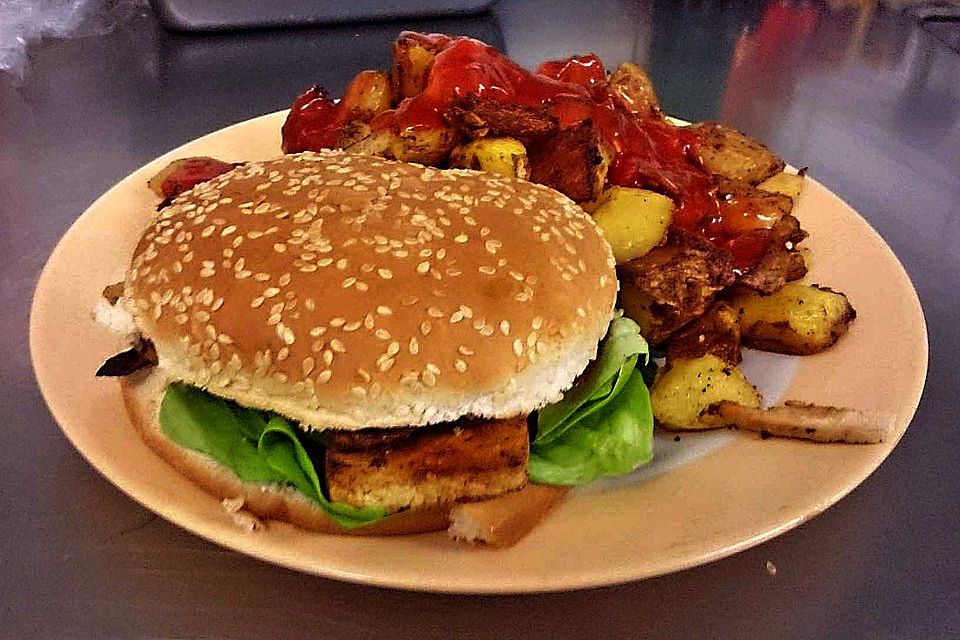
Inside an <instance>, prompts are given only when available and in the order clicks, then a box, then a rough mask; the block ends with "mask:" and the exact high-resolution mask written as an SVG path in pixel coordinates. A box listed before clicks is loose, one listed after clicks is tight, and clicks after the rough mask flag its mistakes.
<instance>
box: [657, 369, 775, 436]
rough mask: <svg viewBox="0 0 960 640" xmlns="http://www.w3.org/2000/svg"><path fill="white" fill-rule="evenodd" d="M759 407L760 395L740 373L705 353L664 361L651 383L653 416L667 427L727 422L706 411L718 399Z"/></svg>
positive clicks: (684, 427) (722, 423)
mask: <svg viewBox="0 0 960 640" xmlns="http://www.w3.org/2000/svg"><path fill="white" fill-rule="evenodd" d="M723 401H727V402H733V403H736V404H742V405H745V406H748V407H759V406H760V394H759V393H758V392H757V390H756V389H755V388H754V387H753V385H752V384H750V381H749V380H747V378H746V376H744V375H743V372H742V371H741V370H740V369H738V368H737V367H735V366H733V365H730V364H727V363H725V362H724V361H723V360H721V359H720V358H718V357H716V356H714V355H710V354H707V355H705V356H701V357H699V358H696V359H693V360H686V359H678V360H674V361H673V362H668V363H667V368H666V369H665V370H663V371H662V372H661V373H660V374H659V375H658V376H657V379H656V380H655V381H654V383H653V387H652V388H651V390H650V402H651V403H652V405H653V417H654V418H655V419H656V421H657V422H658V423H659V424H661V425H663V426H665V427H668V428H670V429H693V430H698V429H712V428H715V427H722V426H725V425H727V424H729V423H730V421H729V420H726V419H724V418H723V417H721V416H719V415H714V414H710V413H709V412H708V410H709V409H710V407H712V406H713V405H715V404H717V403H719V402H723Z"/></svg>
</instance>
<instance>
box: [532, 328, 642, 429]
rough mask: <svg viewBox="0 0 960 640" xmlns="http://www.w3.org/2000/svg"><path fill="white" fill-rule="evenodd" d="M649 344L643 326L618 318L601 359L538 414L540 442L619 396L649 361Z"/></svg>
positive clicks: (609, 334)
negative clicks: (639, 364)
mask: <svg viewBox="0 0 960 640" xmlns="http://www.w3.org/2000/svg"><path fill="white" fill-rule="evenodd" d="M648 354H649V347H648V346H647V341H646V340H644V339H643V336H641V335H640V327H639V326H638V325H637V323H636V322H634V321H633V320H630V319H629V318H624V317H618V318H614V319H613V321H612V322H611V323H610V328H609V329H608V330H607V336H606V337H605V338H604V339H603V342H602V343H601V344H600V349H599V353H598V354H597V359H596V360H594V361H593V362H592V363H591V365H590V366H589V367H587V370H586V371H584V372H583V374H581V375H580V377H579V378H577V380H576V382H574V385H573V387H572V388H570V389H569V390H568V391H567V392H566V393H564V394H563V399H561V400H560V401H559V402H557V403H555V404H552V405H549V406H547V407H544V408H543V409H541V410H540V411H539V413H538V415H537V437H536V442H537V443H539V444H546V443H548V442H550V441H551V440H554V439H556V438H559V437H560V436H561V435H563V433H564V432H565V431H566V430H567V429H569V428H570V427H572V426H573V425H575V424H577V423H578V422H580V421H581V420H583V419H584V418H586V417H587V416H589V415H590V414H591V413H593V412H595V411H599V410H600V409H602V408H603V407H604V406H605V405H606V404H607V403H609V402H610V401H611V400H613V399H614V398H616V397H617V396H618V395H619V394H620V392H621V391H622V390H623V387H624V385H625V384H626V383H627V380H628V379H629V378H630V374H632V373H633V370H634V368H636V366H637V360H638V357H639V356H641V355H642V356H644V364H645V363H646V362H647V361H648V357H647V356H648Z"/></svg>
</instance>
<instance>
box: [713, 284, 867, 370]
mask: <svg viewBox="0 0 960 640" xmlns="http://www.w3.org/2000/svg"><path fill="white" fill-rule="evenodd" d="M731 304H732V305H733V306H734V307H736V308H737V310H738V313H739V314H740V327H741V331H742V333H743V344H744V346H747V347H752V348H754V349H761V350H763V351H772V352H774V353H788V354H794V355H809V354H812V353H819V352H821V351H823V350H824V349H826V348H828V347H830V346H832V345H833V344H834V343H836V341H837V340H839V339H840V337H841V336H843V335H844V334H845V333H846V332H847V329H848V328H849V326H850V323H851V322H852V321H853V319H854V318H856V316H857V313H856V311H855V310H854V308H853V306H852V305H851V304H850V301H849V300H847V297H846V296H845V295H843V294H842V293H838V292H836V291H832V290H830V289H827V288H826V287H819V286H817V285H809V284H799V283H790V284H788V285H786V286H784V287H783V288H782V289H780V290H779V291H777V292H776V293H774V294H772V295H769V296H762V295H760V294H758V293H755V292H753V291H748V290H745V289H740V290H739V291H738V292H737V293H736V295H735V296H734V297H733V299H732V301H731Z"/></svg>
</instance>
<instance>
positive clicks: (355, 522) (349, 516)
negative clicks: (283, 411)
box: [160, 384, 387, 528]
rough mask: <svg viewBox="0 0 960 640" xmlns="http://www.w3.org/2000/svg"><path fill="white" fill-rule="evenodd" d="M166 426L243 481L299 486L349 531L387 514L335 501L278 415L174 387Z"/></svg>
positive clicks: (164, 408)
mask: <svg viewBox="0 0 960 640" xmlns="http://www.w3.org/2000/svg"><path fill="white" fill-rule="evenodd" d="M160 427H161V428H162V429H163V432H164V433H165V434H167V436H169V437H170V438H171V439H172V440H174V441H175V442H176V443H177V444H179V445H181V446H183V447H186V448H188V449H192V450H194V451H199V452H201V453H204V454H206V455H208V456H210V457H211V458H213V459H214V460H216V461H217V462H219V463H220V464H222V465H224V466H225V467H227V468H229V469H230V470H232V471H233V472H234V473H235V474H236V475H237V477H239V478H240V479H241V480H244V481H246V482H256V483H263V484H284V485H292V486H294V487H296V488H297V489H298V490H299V491H300V492H301V493H303V494H304V495H305V496H307V497H308V498H309V499H311V500H312V501H313V502H315V503H316V504H317V506H319V507H320V508H321V509H322V510H323V511H324V512H326V514H327V515H329V516H330V518H331V519H332V520H334V521H335V522H337V523H338V524H339V525H341V526H343V527H347V528H353V527H359V526H362V525H365V524H369V523H371V522H375V521H377V520H379V519H381V518H383V517H384V516H386V515H387V514H386V511H385V510H383V509H379V508H364V509H359V508H356V507H352V506H350V505H345V504H340V503H335V502H331V501H329V500H328V499H327V498H326V496H325V495H324V492H323V485H322V483H321V481H320V477H319V475H318V474H317V470H316V467H315V466H314V464H313V460H312V459H311V458H310V455H309V453H308V452H307V450H306V449H305V448H304V446H303V443H302V442H301V441H300V437H299V433H298V432H297V430H296V429H295V428H294V427H293V425H292V424H291V423H290V421H288V420H287V419H286V418H284V417H282V416H279V415H277V414H273V413H269V412H265V411H256V410H254V409H247V408H245V407H241V406H239V405H237V404H236V403H233V402H229V401H227V400H224V399H222V398H218V397H216V396H214V395H211V394H209V393H207V392H205V391H202V390H201V389H197V388H196V387H191V386H188V385H185V384H172V385H170V386H169V387H168V388H167V391H166V393H165V394H164V396H163V401H162V402H161V404H160Z"/></svg>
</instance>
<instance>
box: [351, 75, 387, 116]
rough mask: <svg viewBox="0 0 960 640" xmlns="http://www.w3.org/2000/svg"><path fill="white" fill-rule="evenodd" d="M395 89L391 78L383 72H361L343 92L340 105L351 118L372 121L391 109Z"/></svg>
mask: <svg viewBox="0 0 960 640" xmlns="http://www.w3.org/2000/svg"><path fill="white" fill-rule="evenodd" d="M392 103H393V88H392V87H391V86H390V77H389V76H388V75H387V74H385V73H384V72H382V71H373V70H370V69H368V70H366V71H361V72H360V73H358V74H357V75H356V76H354V78H353V80H351V81H350V84H349V85H347V88H346V90H345V91H344V92H343V98H341V100H340V104H341V105H343V107H344V109H346V110H347V113H349V114H350V116H351V117H353V118H356V119H359V120H372V119H373V117H374V116H375V115H377V114H378V113H382V112H384V111H386V110H387V109H389V108H390V105H391V104H392Z"/></svg>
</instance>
